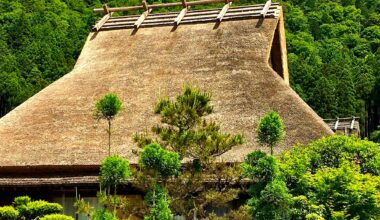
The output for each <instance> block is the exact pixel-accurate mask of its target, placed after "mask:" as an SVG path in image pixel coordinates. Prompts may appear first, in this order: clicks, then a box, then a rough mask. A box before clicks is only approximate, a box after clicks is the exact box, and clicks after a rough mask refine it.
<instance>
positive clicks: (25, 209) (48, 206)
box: [17, 200, 63, 219]
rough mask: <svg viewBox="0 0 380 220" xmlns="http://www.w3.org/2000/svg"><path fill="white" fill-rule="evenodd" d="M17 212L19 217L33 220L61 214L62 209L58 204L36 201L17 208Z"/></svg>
mask: <svg viewBox="0 0 380 220" xmlns="http://www.w3.org/2000/svg"><path fill="white" fill-rule="evenodd" d="M17 210H18V211H19V212H20V216H24V217H25V218H27V219H35V218H37V217H42V216H45V215H49V214H57V213H62V211H63V207H62V206H61V205H60V204H58V203H49V202H46V201H43V200H37V201H31V202H29V203H27V204H26V205H21V206H19V207H17Z"/></svg>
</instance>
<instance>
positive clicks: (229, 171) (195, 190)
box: [134, 86, 243, 217]
mask: <svg viewBox="0 0 380 220" xmlns="http://www.w3.org/2000/svg"><path fill="white" fill-rule="evenodd" d="M210 101H211V95H210V94H209V93H206V92H201V91H200V90H199V89H197V88H193V87H191V86H185V87H184V89H183V92H182V94H180V95H178V96H177V97H176V99H175V100H170V99H169V98H165V99H161V100H160V101H159V102H158V103H157V105H156V107H155V113H156V114H157V115H159V116H160V117H161V123H162V124H159V125H157V126H154V127H153V128H152V131H153V133H154V134H155V135H156V136H154V137H151V136H149V135H148V134H138V135H136V136H135V137H134V140H135V142H136V143H137V144H138V145H139V146H140V147H144V146H145V145H147V144H150V143H153V142H156V143H160V144H161V146H162V147H163V148H165V149H167V150H170V151H174V152H177V153H179V155H180V157H181V159H183V162H184V163H185V164H184V167H185V169H184V171H183V172H182V175H180V176H178V177H176V178H174V179H172V181H169V182H168V183H167V186H166V187H167V191H168V193H169V195H170V196H171V198H173V201H175V202H172V204H171V207H172V208H173V209H174V210H175V211H176V212H177V213H181V214H183V215H185V216H188V217H190V216H192V217H197V216H202V217H203V216H204V215H205V212H204V208H205V207H206V206H208V205H212V206H217V207H218V206H224V205H225V204H226V203H227V202H229V201H231V200H233V199H235V198H237V194H238V192H239V190H237V189H233V188H232V187H231V185H233V184H234V183H236V181H237V179H238V177H239V171H238V168H237V167H235V166H234V165H226V164H225V163H215V162H216V159H217V157H218V156H219V155H221V154H223V153H225V152H226V151H228V150H230V149H231V148H232V147H233V146H236V145H240V144H242V143H243V137H242V135H240V134H238V135H231V134H227V133H223V132H221V128H220V126H219V125H218V124H217V123H216V122H215V121H212V120H206V119H205V118H204V117H205V116H207V115H210V114H212V113H213V107H212V106H211V104H210ZM220 162H222V161H220ZM206 179H207V181H208V182H212V183H213V184H212V186H208V187H207V188H206V187H205V186H204V182H205V180H206Z"/></svg>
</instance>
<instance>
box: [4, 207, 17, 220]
mask: <svg viewBox="0 0 380 220" xmlns="http://www.w3.org/2000/svg"><path fill="white" fill-rule="evenodd" d="M18 215H19V212H18V211H17V210H16V209H15V208H13V207H12V206H4V207H0V219H1V220H16V219H17V217H18Z"/></svg>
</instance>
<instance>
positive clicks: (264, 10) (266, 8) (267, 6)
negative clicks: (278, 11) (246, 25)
mask: <svg viewBox="0 0 380 220" xmlns="http://www.w3.org/2000/svg"><path fill="white" fill-rule="evenodd" d="M271 4H272V1H271V0H268V1H267V2H266V3H265V5H264V8H263V10H262V11H261V12H260V14H261V17H263V18H265V15H267V13H268V10H269V7H270V6H271Z"/></svg>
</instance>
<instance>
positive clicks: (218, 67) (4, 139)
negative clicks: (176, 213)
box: [0, 18, 332, 170]
mask: <svg viewBox="0 0 380 220" xmlns="http://www.w3.org/2000/svg"><path fill="white" fill-rule="evenodd" d="M261 22H262V24H261V25H260V24H259V23H261ZM277 22H278V19H274V18H268V19H265V20H264V21H259V20H257V19H246V20H237V21H227V22H222V23H221V24H220V26H219V27H217V28H215V24H214V23H205V24H192V25H183V26H179V27H178V28H177V29H176V30H175V31H173V30H172V27H168V26H166V27H154V28H142V29H139V30H138V31H137V32H136V33H134V34H132V32H133V30H129V29H123V30H113V31H101V32H99V33H91V34H90V36H89V37H88V40H87V42H86V44H85V46H84V48H83V51H82V53H81V55H80V57H79V59H78V62H77V64H76V66H75V68H74V69H73V71H72V72H70V73H69V74H67V75H65V76H64V77H62V78H61V79H59V80H57V81H56V82H54V83H53V84H51V85H50V86H48V87H47V88H45V89H44V90H42V91H41V92H39V93H38V94H36V95H35V96H33V97H32V98H30V99H29V100H27V101H26V102H25V103H23V104H22V105H20V106H19V107H17V108H16V109H14V110H13V111H12V112H10V113H9V114H8V115H6V116H4V117H3V118H2V119H1V120H0V152H1V158H0V170H6V169H7V168H10V167H24V166H28V167H33V166H46V165H49V166H55V165H58V166H74V165H95V166H96V165H98V164H99V163H100V161H101V160H102V159H103V158H104V157H105V156H106V155H107V134H106V131H105V128H106V122H105V121H96V120H95V119H94V118H93V108H94V105H95V102H96V100H98V99H99V98H100V97H102V96H103V95H104V94H105V93H108V92H115V93H117V94H118V95H119V96H120V97H121V98H122V100H123V101H124V103H125V110H124V112H123V113H121V114H120V115H119V116H118V117H116V119H115V120H114V122H113V125H114V130H113V137H112V140H113V144H112V145H113V147H112V152H113V153H119V154H121V155H123V156H124V157H126V158H128V159H129V160H130V161H131V162H132V163H135V162H136V161H137V156H136V154H135V153H133V151H134V150H133V149H136V147H135V144H134V143H133V142H132V136H133V135H134V134H135V133H136V132H143V131H145V130H150V128H151V127H152V126H153V125H155V124H156V123H158V122H159V117H157V116H155V115H154V114H153V106H154V104H155V103H156V101H157V100H158V98H160V97H162V96H170V97H175V95H176V94H178V93H179V92H180V91H181V88H182V86H183V85H184V84H185V83H190V84H192V85H194V86H197V87H200V88H201V89H204V90H207V91H209V92H211V93H212V94H213V105H214V109H215V114H213V115H212V119H214V120H216V121H217V122H219V123H220V124H221V127H222V130H223V131H225V132H230V133H242V134H244V136H245V139H246V143H245V144H244V145H243V146H239V147H236V148H234V149H233V150H231V151H229V152H227V153H226V154H225V155H223V156H222V157H223V158H224V159H225V160H228V161H236V160H238V161H239V160H243V158H244V156H245V155H246V154H247V153H249V152H251V151H253V150H255V149H260V148H262V147H260V146H259V145H258V143H257V140H256V137H255V128H256V126H257V122H258V121H259V118H260V117H261V116H263V115H264V114H265V113H267V112H268V111H270V110H276V111H278V112H279V113H280V114H281V116H282V117H283V119H284V121H285V125H286V138H285V140H284V141H283V142H281V144H280V146H279V147H278V148H276V149H275V153H279V152H281V151H284V150H286V149H289V148H290V147H291V146H293V145H294V144H297V143H308V142H310V141H312V140H314V139H316V138H319V137H321V136H325V135H330V134H332V131H331V130H330V129H329V128H328V127H327V126H326V124H325V123H324V122H323V121H322V120H321V118H320V117H319V116H318V115H316V114H315V113H314V112H313V110H312V109H311V108H310V107H309V106H308V105H307V104H305V102H304V101H302V99H301V98H300V97H299V96H298V95H297V94H296V93H295V92H294V91H293V90H292V89H291V88H290V87H289V86H288V85H287V84H286V83H285V82H284V80H283V79H282V78H281V77H279V76H278V75H277V74H276V73H275V72H274V71H273V70H272V69H271V68H270V67H269V65H268V62H267V61H268V57H269V51H270V45H271V41H272V39H273V36H274V31H275V28H276V25H277ZM262 149H263V150H266V151H267V150H268V149H265V148H262Z"/></svg>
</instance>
